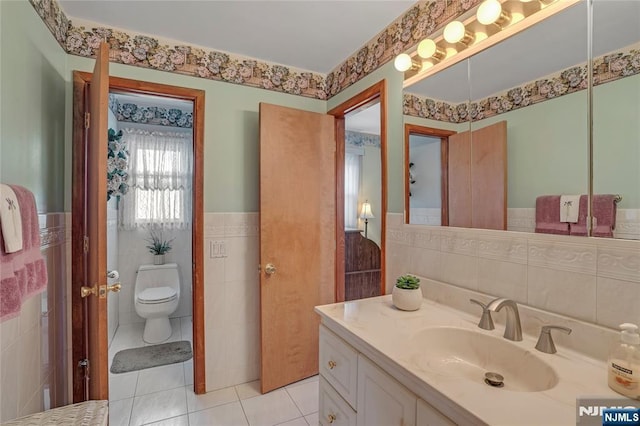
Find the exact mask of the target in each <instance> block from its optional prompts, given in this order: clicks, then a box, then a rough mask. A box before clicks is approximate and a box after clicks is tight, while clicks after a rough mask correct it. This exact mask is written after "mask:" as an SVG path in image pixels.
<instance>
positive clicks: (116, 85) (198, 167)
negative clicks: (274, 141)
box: [70, 71, 206, 402]
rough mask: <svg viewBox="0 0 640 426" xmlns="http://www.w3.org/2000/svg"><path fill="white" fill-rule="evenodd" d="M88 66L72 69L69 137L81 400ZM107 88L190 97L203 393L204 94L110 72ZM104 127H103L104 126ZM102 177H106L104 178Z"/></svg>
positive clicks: (196, 316)
mask: <svg viewBox="0 0 640 426" xmlns="http://www.w3.org/2000/svg"><path fill="white" fill-rule="evenodd" d="M91 76H92V74H91V73H89V72H82V71H73V138H72V159H73V171H72V184H71V185H72V213H71V223H72V244H71V246H72V247H71V250H72V256H71V259H72V261H71V284H70V286H71V315H72V317H71V341H72V350H71V352H72V353H71V356H72V359H71V362H72V369H73V402H80V401H83V400H84V391H83V380H84V379H83V376H82V369H81V368H78V367H77V362H78V360H80V359H82V358H84V351H83V341H84V338H85V336H84V333H85V331H86V330H85V328H86V327H85V318H84V312H83V309H82V299H81V298H80V287H81V286H82V285H83V283H82V279H79V278H78V277H82V276H83V275H82V274H83V262H82V251H83V238H82V225H83V222H84V216H83V213H84V212H83V207H82V203H81V201H82V197H81V192H82V185H83V179H84V172H85V169H84V155H85V152H84V134H85V128H84V113H85V111H86V108H87V107H88V105H87V103H86V101H87V100H86V99H85V96H84V93H85V90H86V89H87V88H88V86H89V84H90V82H91ZM109 90H110V91H112V90H113V91H122V92H129V93H131V92H133V93H139V94H147V95H154V96H163V97H167V98H175V99H181V100H187V101H192V102H193V153H194V156H193V202H192V203H193V204H192V208H193V223H192V226H191V228H192V237H191V238H192V254H191V255H192V260H193V270H192V276H193V280H192V294H193V301H192V312H193V313H192V318H193V359H194V363H193V368H194V382H193V386H194V392H195V393H196V394H203V393H205V392H206V386H205V353H204V348H205V337H204V251H203V244H204V242H203V228H204V222H203V221H204V210H203V208H204V203H203V202H204V200H203V195H204V191H203V171H204V155H203V154H204V97H205V92H204V91H203V90H198V89H190V88H184V87H177V86H169V85H165V84H159V83H151V82H145V81H139V80H131V79H126V78H119V77H109ZM105 131H106V129H105ZM105 182H106V181H105Z"/></svg>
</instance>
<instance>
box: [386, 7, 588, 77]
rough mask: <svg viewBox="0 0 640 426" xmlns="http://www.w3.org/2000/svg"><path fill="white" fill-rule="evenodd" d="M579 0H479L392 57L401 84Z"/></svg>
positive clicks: (449, 63) (497, 40)
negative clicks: (475, 4)
mask: <svg viewBox="0 0 640 426" xmlns="http://www.w3.org/2000/svg"><path fill="white" fill-rule="evenodd" d="M580 1H582V0H520V1H515V0H483V1H482V2H481V3H480V4H479V5H478V7H477V9H475V10H473V9H472V10H469V11H468V12H467V13H466V14H464V15H462V16H461V17H460V20H455V21H451V22H449V23H448V24H447V25H446V26H445V27H444V29H443V30H442V32H440V31H437V32H435V33H433V34H431V35H430V36H429V38H425V39H424V40H422V41H421V42H420V43H418V45H417V46H416V47H415V48H414V49H413V50H412V51H410V52H407V53H402V54H400V55H398V56H397V57H396V59H395V66H396V69H397V70H398V71H401V72H403V73H404V84H403V85H404V87H407V86H410V85H411V84H413V83H415V82H417V81H419V80H421V79H423V78H425V77H427V76H429V75H432V74H435V73H436V72H438V71H439V70H441V69H442V68H443V67H447V66H450V65H453V64H455V63H457V62H460V61H462V60H464V59H466V58H469V57H471V56H472V55H474V54H476V53H478V52H481V51H482V50H483V49H486V48H488V47H490V46H492V45H494V44H496V43H499V42H500V41H502V40H505V39H506V38H508V37H511V36H513V35H515V34H517V33H518V32H520V31H523V30H524V29H526V28H528V27H530V26H531V25H534V24H535V23H537V22H540V21H541V20H543V19H545V18H548V17H550V16H552V15H554V14H556V13H558V12H560V11H561V10H563V9H566V8H567V7H571V6H572V5H574V4H576V3H579V2H580Z"/></svg>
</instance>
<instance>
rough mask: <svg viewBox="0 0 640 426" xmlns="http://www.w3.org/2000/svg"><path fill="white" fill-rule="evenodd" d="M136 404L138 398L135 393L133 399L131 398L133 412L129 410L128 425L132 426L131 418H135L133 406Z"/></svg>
mask: <svg viewBox="0 0 640 426" xmlns="http://www.w3.org/2000/svg"><path fill="white" fill-rule="evenodd" d="M136 386H137V380H136ZM135 404H136V396H135V392H134V394H133V397H131V410H129V421H128V422H127V424H129V425H131V418H132V417H133V406H134V405H135Z"/></svg>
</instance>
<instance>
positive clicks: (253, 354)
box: [204, 213, 260, 391]
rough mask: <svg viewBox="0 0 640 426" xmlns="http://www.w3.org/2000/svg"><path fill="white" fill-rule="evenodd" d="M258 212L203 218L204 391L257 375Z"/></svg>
mask: <svg viewBox="0 0 640 426" xmlns="http://www.w3.org/2000/svg"><path fill="white" fill-rule="evenodd" d="M258 226H259V222H258V214H257V213H205V215H204V227H205V230H204V250H205V253H204V268H205V271H204V286H205V291H204V293H205V357H206V360H205V364H206V383H207V391H212V390H216V389H221V388H225V387H228V386H232V385H237V384H240V383H246V382H250V381H252V380H256V379H258V378H259V376H260V289H259V275H258V262H259V245H258Z"/></svg>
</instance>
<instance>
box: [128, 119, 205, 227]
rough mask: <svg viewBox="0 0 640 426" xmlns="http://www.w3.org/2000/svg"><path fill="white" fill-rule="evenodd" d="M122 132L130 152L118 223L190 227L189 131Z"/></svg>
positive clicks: (129, 225)
mask: <svg viewBox="0 0 640 426" xmlns="http://www.w3.org/2000/svg"><path fill="white" fill-rule="evenodd" d="M123 132H124V137H123V140H124V141H125V143H126V144H127V145H128V147H129V154H130V157H129V170H128V172H129V176H130V182H129V183H130V190H129V192H128V193H127V194H126V195H125V196H124V197H122V199H121V202H120V203H119V207H118V209H119V213H120V227H121V228H122V229H126V230H131V229H135V228H145V229H189V228H191V217H192V210H191V204H192V172H193V142H192V141H193V137H192V134H191V133H186V132H185V133H177V132H148V131H146V130H138V129H124V131H123Z"/></svg>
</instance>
